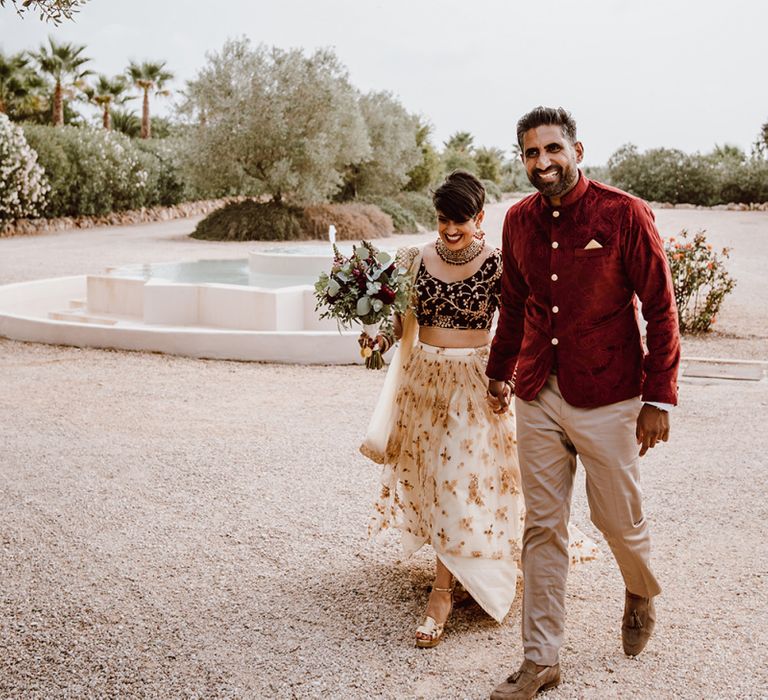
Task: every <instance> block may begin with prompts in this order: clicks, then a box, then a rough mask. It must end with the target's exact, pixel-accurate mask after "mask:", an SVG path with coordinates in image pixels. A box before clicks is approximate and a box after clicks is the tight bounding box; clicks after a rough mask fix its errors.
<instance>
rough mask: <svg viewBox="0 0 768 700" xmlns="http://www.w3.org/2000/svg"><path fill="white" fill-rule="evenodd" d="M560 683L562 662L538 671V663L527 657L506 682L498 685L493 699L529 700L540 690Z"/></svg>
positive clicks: (492, 694)
mask: <svg viewBox="0 0 768 700" xmlns="http://www.w3.org/2000/svg"><path fill="white" fill-rule="evenodd" d="M559 684H560V664H555V665H554V666H546V667H544V669H543V670H541V671H537V670H536V664H535V663H533V661H528V659H526V660H525V661H523V665H522V666H521V667H520V669H519V670H517V671H515V673H513V674H512V675H511V676H510V677H509V678H507V680H506V682H505V683H502V684H501V685H498V686H496V689H495V690H494V691H493V693H491V700H529V698H532V697H533V696H534V695H536V693H538V692H539V691H540V690H548V689H549V688H554V687H555V686H556V685H559Z"/></svg>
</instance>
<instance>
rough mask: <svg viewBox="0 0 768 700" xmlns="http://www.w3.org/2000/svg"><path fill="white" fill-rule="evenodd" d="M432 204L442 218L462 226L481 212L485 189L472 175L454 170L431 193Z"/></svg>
mask: <svg viewBox="0 0 768 700" xmlns="http://www.w3.org/2000/svg"><path fill="white" fill-rule="evenodd" d="M432 203H433V204H434V205H435V209H436V210H437V211H439V212H440V213H441V214H442V215H443V216H445V217H446V218H448V219H450V220H451V221H455V222H456V223H457V224H462V223H464V222H465V221H469V220H470V219H472V218H474V217H476V216H477V215H478V214H479V213H480V212H481V211H482V210H483V205H484V204H485V187H483V183H482V182H480V180H478V179H477V178H476V177H475V176H474V175H472V173H468V172H465V171H464V170H454V171H453V172H452V173H451V174H450V175H449V176H448V177H447V178H445V182H443V184H442V185H440V187H438V188H437V189H436V190H435V191H434V192H433V193H432Z"/></svg>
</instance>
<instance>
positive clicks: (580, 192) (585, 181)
mask: <svg viewBox="0 0 768 700" xmlns="http://www.w3.org/2000/svg"><path fill="white" fill-rule="evenodd" d="M588 187H589V178H588V177H587V176H586V175H585V174H584V173H583V172H581V169H579V181H578V182H577V183H576V185H575V186H574V188H573V189H572V190H571V191H570V192H569V193H568V194H566V195H565V196H564V197H561V199H560V204H559V205H558V206H557V207H555V206H554V205H552V204H550V202H549V199H548V198H547V197H545V196H544V195H543V194H541V193H539V194H540V195H541V201H542V202H543V203H544V206H545V207H546V208H548V209H563V208H565V207H568V206H570V205H571V204H575V203H576V202H578V201H579V200H580V199H581V198H582V197H583V196H584V194H585V193H586V191H587V188H588Z"/></svg>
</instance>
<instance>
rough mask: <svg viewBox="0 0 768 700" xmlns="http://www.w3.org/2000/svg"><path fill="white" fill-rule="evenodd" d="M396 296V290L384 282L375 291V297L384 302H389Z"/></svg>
mask: <svg viewBox="0 0 768 700" xmlns="http://www.w3.org/2000/svg"><path fill="white" fill-rule="evenodd" d="M396 296H397V292H395V290H394V289H392V287H389V286H387V285H386V284H382V285H381V289H380V290H379V291H378V292H377V293H376V299H381V301H383V302H384V303H385V304H391V303H392V302H393V301H394V300H395V297H396Z"/></svg>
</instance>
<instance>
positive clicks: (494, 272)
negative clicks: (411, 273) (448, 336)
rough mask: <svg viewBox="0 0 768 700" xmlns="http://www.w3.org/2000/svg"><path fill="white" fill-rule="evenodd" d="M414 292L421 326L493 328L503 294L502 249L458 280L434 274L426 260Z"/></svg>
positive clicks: (418, 272)
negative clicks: (465, 276) (472, 272)
mask: <svg viewBox="0 0 768 700" xmlns="http://www.w3.org/2000/svg"><path fill="white" fill-rule="evenodd" d="M414 293H415V297H416V300H415V312H416V318H417V319H418V321H419V325H420V326H435V327H437V328H454V329H461V330H469V329H472V330H490V328H491V323H492V322H493V314H494V312H495V311H496V309H497V308H498V306H499V299H500V295H501V251H500V250H494V251H493V253H491V254H490V255H489V256H488V257H487V258H486V259H485V260H484V261H483V264H482V265H481V266H480V269H479V270H478V271H477V272H475V274H474V275H471V276H470V277H467V278H466V279H463V280H457V281H456V282H443V281H442V280H439V279H437V278H436V277H433V276H432V275H431V274H429V271H428V270H427V268H426V266H425V265H424V261H422V262H421V265H420V266H419V269H418V271H417V273H416V280H415V283H414Z"/></svg>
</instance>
